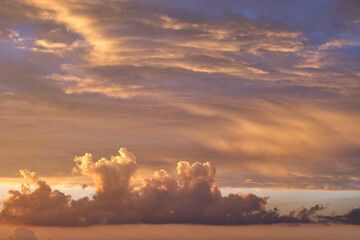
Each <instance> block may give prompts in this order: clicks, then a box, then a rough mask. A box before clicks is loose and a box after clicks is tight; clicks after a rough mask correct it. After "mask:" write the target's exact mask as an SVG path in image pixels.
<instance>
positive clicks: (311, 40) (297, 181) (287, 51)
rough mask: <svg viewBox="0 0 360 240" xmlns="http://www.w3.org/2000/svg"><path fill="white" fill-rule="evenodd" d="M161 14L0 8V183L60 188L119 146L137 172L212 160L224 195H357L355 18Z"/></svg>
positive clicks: (121, 6)
mask: <svg viewBox="0 0 360 240" xmlns="http://www.w3.org/2000/svg"><path fill="white" fill-rule="evenodd" d="M168 4H169V5H168ZM172 4H175V5H176V6H177V4H180V3H164V2H161V1H160V2H158V3H154V2H151V3H146V1H145V2H143V1H75V0H69V1H56V0H51V1H48V0H40V1H38V0H26V1H25V0H24V1H20V0H19V1H7V2H6V3H4V6H5V8H4V9H6V11H5V10H0V13H1V14H0V15H1V17H0V18H1V19H0V20H1V24H0V41H1V42H0V43H1V44H2V46H1V47H0V53H1V56H0V65H1V66H0V71H1V73H2V78H1V80H0V113H1V117H0V129H1V133H2V134H1V136H0V143H1V144H0V159H1V160H2V161H3V162H2V164H3V165H2V167H3V169H4V170H2V171H1V174H2V176H3V177H17V174H18V171H17V169H18V168H23V166H24V167H25V168H28V169H30V168H33V170H32V171H34V170H36V171H37V172H39V174H41V176H44V177H45V179H46V180H47V181H50V180H48V179H51V178H53V179H57V178H59V179H61V178H62V177H64V178H66V177H68V176H69V169H71V168H72V162H71V161H69V159H71V158H72V157H73V156H74V155H75V154H79V153H84V152H87V151H88V149H93V151H94V156H99V155H102V154H108V153H109V152H111V151H112V149H114V148H115V147H117V146H119V145H124V146H128V147H129V148H131V149H134V151H136V152H137V153H138V154H137V155H139V156H140V157H139V159H141V160H140V162H139V164H140V165H141V166H142V168H141V169H142V170H141V171H144V172H146V173H149V172H152V171H153V170H154V169H158V168H164V169H166V170H169V169H171V166H173V165H174V164H175V163H177V162H179V161H210V162H214V164H216V166H217V168H218V169H219V172H223V173H224V174H219V175H218V178H219V179H220V182H221V184H222V185H223V186H224V187H225V186H238V185H243V186H244V187H272V188H294V189H310V188H311V189H323V190H324V189H328V190H339V189H340V190H343V189H348V190H350V189H351V190H359V189H360V184H359V177H358V176H357V175H358V172H359V166H358V152H359V149H360V138H359V134H360V127H359V124H358V122H359V120H360V111H359V109H358V106H359V99H358V96H359V70H358V66H357V64H356V63H357V62H358V60H359V59H358V55H357V54H356V53H357V51H358V47H359V41H358V37H357V35H356V34H354V32H356V31H355V30H356V29H357V27H358V24H357V21H358V16H353V15H352V13H351V14H350V13H348V12H346V11H345V10H343V8H342V7H343V6H341V4H340V3H339V7H338V8H336V9H335V10H334V12H331V14H330V13H326V14H325V15H321V14H320V13H319V14H320V15H321V16H324V19H325V16H326V19H328V16H339V19H342V18H343V16H344V15H346V16H348V17H349V19H351V21H350V20H346V19H345V18H344V19H342V20H343V21H344V22H341V24H340V23H337V24H335V23H334V26H337V27H334V29H328V28H327V27H328V25H321V26H319V25H316V27H315V24H322V23H321V22H319V23H318V22H316V21H312V22H311V23H310V22H306V23H303V22H301V24H300V23H299V22H298V20H297V19H296V16H295V15H296V14H295V15H294V16H292V15H291V14H288V15H286V16H287V17H288V18H289V19H290V20H289V19H287V20H286V21H285V20H284V18H283V15H281V14H276V16H273V15H272V14H271V13H269V10H267V11H266V14H265V12H263V13H258V14H257V15H256V16H257V17H249V16H247V15H246V13H244V12H241V11H240V10H239V12H236V11H232V9H230V10H229V9H228V10H222V12H221V13H218V12H211V11H210V10H204V9H197V7H196V6H195V5H196V4H195V3H193V4H194V6H193V5H191V4H190V7H191V6H193V7H194V9H188V8H187V7H186V6H178V7H176V6H173V5H172ZM229 4H230V3H229ZM236 4H240V5H241V4H245V3H236ZM236 4H235V5H236ZM344 4H345V3H344ZM180 5H181V4H180ZM225 5H226V4H224V6H219V7H218V8H220V9H222V7H225ZM230 5H231V4H230ZM234 8H235V7H234ZM238 9H246V8H243V7H238ZM259 11H260V10H259ZM279 11H280V10H279ZM324 11H325V10H324ZM270 12H271V11H270ZM274 12H276V11H274ZM269 14H270V15H269ZM309 14H310V13H309ZM291 19H292V20H291ZM337 19H338V18H334V19H333V18H330V19H328V20H329V21H335V20H336V21H338V20H337ZM342 20H341V21H342ZM345 20H346V21H345ZM309 21H310V20H309ZM339 21H340V20H339ZM15 23H16V24H15ZM331 23H332V22H331ZM313 25H314V26H313ZM315 28H316V29H317V31H315V30H314V29H315ZM354 29H355V30H354ZM335 33H336V34H335ZM20 149H21V150H20ZM169 171H170V173H173V172H171V171H173V170H169ZM144 175H146V174H144ZM246 179H251V181H245V180H246Z"/></svg>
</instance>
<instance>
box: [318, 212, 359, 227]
mask: <svg viewBox="0 0 360 240" xmlns="http://www.w3.org/2000/svg"><path fill="white" fill-rule="evenodd" d="M320 217H321V218H322V219H324V220H325V221H329V222H334V223H343V224H355V225H360V208H354V209H351V210H350V211H349V212H348V213H347V214H344V215H337V216H336V215H335V216H320Z"/></svg>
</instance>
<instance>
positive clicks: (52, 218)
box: [0, 148, 323, 226]
mask: <svg viewBox="0 0 360 240" xmlns="http://www.w3.org/2000/svg"><path fill="white" fill-rule="evenodd" d="M74 161H75V165H76V166H75V168H74V172H77V173H80V174H83V175H87V176H90V177H92V178H93V179H94V184H95V188H96V193H95V194H94V196H93V197H92V198H89V197H84V198H81V199H79V200H74V199H72V198H71V196H70V195H65V194H64V193H62V192H60V191H58V190H53V189H52V188H51V187H50V186H49V185H48V184H47V183H46V182H45V181H42V180H39V177H38V175H37V174H36V173H35V172H30V171H28V170H21V171H20V173H21V174H22V175H23V177H24V179H25V182H26V183H25V184H23V185H22V189H21V191H17V190H10V191H9V194H10V197H9V198H7V199H6V200H5V201H4V203H3V209H2V211H1V213H0V220H1V222H3V223H15V224H29V225H62V226H69V225H70V226H73V225H91V224H104V223H110V224H123V223H197V224H218V225H223V224H270V223H281V222H287V223H300V222H311V221H312V219H311V218H312V216H314V214H315V213H316V212H317V211H319V210H321V209H322V208H323V207H322V206H320V205H316V206H314V207H312V208H310V209H309V210H308V209H302V210H300V211H299V212H298V213H295V212H291V213H290V214H288V215H280V214H279V212H278V209H274V210H270V211H269V210H266V209H265V207H266V204H267V199H268V197H258V196H256V195H254V194H230V195H228V196H222V195H221V192H220V190H219V188H218V187H217V185H216V183H215V173H216V170H215V168H214V167H213V166H212V165H211V164H210V163H209V162H206V163H200V162H195V163H193V164H190V163H189V162H185V161H181V162H179V163H178V165H177V175H178V176H177V179H175V178H174V177H173V176H171V175H170V174H168V173H167V172H166V171H165V170H159V171H155V172H154V176H153V178H151V179H145V180H144V183H143V185H142V186H140V187H137V188H135V187H134V186H133V185H132V181H131V180H132V179H133V178H135V176H136V169H137V164H136V158H135V156H134V155H133V154H132V153H130V152H129V151H127V150H126V149H125V148H121V149H120V150H119V155H116V156H112V157H111V158H110V160H108V159H106V158H101V159H100V160H98V161H96V162H95V161H93V159H92V155H91V154H89V153H86V154H85V155H84V156H80V157H75V159H74ZM31 187H35V189H34V190H32V189H31Z"/></svg>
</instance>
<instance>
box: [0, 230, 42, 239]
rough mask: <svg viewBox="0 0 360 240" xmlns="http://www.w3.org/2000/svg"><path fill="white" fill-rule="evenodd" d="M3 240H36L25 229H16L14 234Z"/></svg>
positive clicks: (33, 235) (32, 233) (32, 234)
mask: <svg viewBox="0 0 360 240" xmlns="http://www.w3.org/2000/svg"><path fill="white" fill-rule="evenodd" d="M4 240H38V238H37V237H36V236H35V233H34V232H33V231H31V230H29V229H27V228H16V229H15V230H14V232H13V233H12V234H10V235H8V236H6V238H5V239H4Z"/></svg>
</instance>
